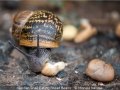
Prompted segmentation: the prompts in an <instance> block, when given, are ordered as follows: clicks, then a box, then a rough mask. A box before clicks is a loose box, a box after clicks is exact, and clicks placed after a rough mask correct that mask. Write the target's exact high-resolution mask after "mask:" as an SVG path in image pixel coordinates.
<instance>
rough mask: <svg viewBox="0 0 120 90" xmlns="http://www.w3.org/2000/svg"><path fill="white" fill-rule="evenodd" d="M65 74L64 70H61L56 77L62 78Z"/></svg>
mask: <svg viewBox="0 0 120 90" xmlns="http://www.w3.org/2000/svg"><path fill="white" fill-rule="evenodd" d="M66 76H67V72H65V71H64V70H61V71H59V72H58V74H57V77H58V78H63V77H66Z"/></svg>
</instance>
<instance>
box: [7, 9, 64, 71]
mask: <svg viewBox="0 0 120 90" xmlns="http://www.w3.org/2000/svg"><path fill="white" fill-rule="evenodd" d="M62 33H63V25H62V22H61V21H60V20H59V18H58V17H57V16H56V15H54V14H53V13H51V12H49V11H44V10H41V11H35V12H33V11H22V12H19V13H17V14H16V15H15V17H14V20H13V27H12V36H13V38H14V39H15V41H16V43H17V44H18V45H19V46H21V47H23V48H25V50H26V52H25V51H22V50H21V49H19V48H18V47H16V46H14V45H13V44H12V43H11V42H9V43H10V44H11V45H12V46H13V47H14V48H15V49H17V50H18V51H19V52H21V53H22V54H24V55H25V56H26V57H27V59H28V60H27V62H28V67H29V68H30V69H31V70H32V71H33V72H41V70H42V69H43V67H44V65H45V63H47V62H49V60H50V59H51V57H50V55H51V52H50V51H51V48H56V47H58V43H59V42H60V40H61V37H62Z"/></svg>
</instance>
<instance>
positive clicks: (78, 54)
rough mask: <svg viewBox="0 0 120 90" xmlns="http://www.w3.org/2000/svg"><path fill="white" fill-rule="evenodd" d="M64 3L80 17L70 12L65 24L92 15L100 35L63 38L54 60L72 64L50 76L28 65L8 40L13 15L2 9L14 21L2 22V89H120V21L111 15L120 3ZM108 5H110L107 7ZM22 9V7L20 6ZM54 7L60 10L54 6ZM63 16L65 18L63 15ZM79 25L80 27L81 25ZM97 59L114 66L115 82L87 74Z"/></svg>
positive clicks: (68, 10)
mask: <svg viewBox="0 0 120 90" xmlns="http://www.w3.org/2000/svg"><path fill="white" fill-rule="evenodd" d="M64 5H65V6H64V9H65V11H66V13H71V14H70V15H72V14H74V13H75V14H76V12H77V18H74V15H75V14H74V15H73V17H71V16H69V15H68V14H67V15H68V17H67V18H66V19H65V20H63V21H66V22H64V24H67V23H68V22H70V21H69V18H71V19H70V20H71V23H70V24H74V22H75V20H76V19H80V18H88V19H89V20H90V21H91V24H92V25H94V26H95V27H96V28H97V30H98V34H97V35H95V36H93V37H92V38H90V39H89V40H87V41H85V42H83V43H79V44H76V43H74V42H73V41H63V40H62V41H61V42H60V44H59V47H58V48H56V49H52V51H51V53H52V59H53V61H55V62H57V61H64V62H66V63H68V65H67V66H66V67H65V69H64V70H62V71H60V72H59V73H58V74H57V75H56V76H54V77H47V76H44V75H42V74H41V73H33V72H31V71H30V70H29V69H28V68H27V66H26V64H25V61H24V56H23V55H22V54H21V53H19V52H18V51H17V50H15V49H13V48H12V47H11V46H10V45H9V44H8V43H7V41H8V40H10V41H12V42H13V43H14V41H13V38H12V36H11V34H10V32H9V28H10V27H11V23H12V21H11V18H10V17H11V15H12V14H11V13H9V12H10V11H8V12H3V11H1V13H2V14H3V15H4V14H5V15H6V16H7V17H8V18H7V21H10V22H7V25H6V21H5V20H3V21H1V22H0V90H30V89H31V90H66V89H67V90H75V89H76V90H77V89H78V90H90V89H92V90H119V89H120V39H119V38H117V37H116V35H115V34H114V31H115V26H116V24H115V23H118V21H114V20H112V21H109V20H110V16H109V14H110V13H111V12H112V11H114V10H116V11H117V12H118V13H119V12H120V9H119V8H118V7H119V5H120V2H88V3H87V2H81V3H77V2H65V3H64ZM111 5H113V6H111ZM75 6H76V7H75ZM105 6H106V7H107V6H109V7H108V8H104V7H105ZM43 8H44V7H43ZM76 8H77V9H76ZM18 9H21V8H20V7H18ZM22 9H23V8H22ZM3 10H4V9H3ZM52 10H53V11H54V10H56V9H53V7H52V9H51V11H52ZM15 11H17V10H15ZM89 11H90V12H89ZM61 12H62V11H61ZM96 12H97V13H96ZM67 15H66V16H67ZM106 15H108V16H106ZM9 16H10V17H9ZM61 16H63V17H64V15H63V14H61ZM75 17H76V16H75ZM107 17H109V18H107ZM97 19H98V20H97ZM1 20H2V16H1ZM96 20H97V21H96ZM76 22H77V21H76ZM113 22H115V23H113ZM75 25H76V26H77V25H78V24H75ZM14 44H15V43H14ZM96 58H98V59H101V60H103V61H105V62H107V63H109V64H111V65H112V66H113V67H114V69H115V78H114V79H113V80H112V81H111V82H105V83H104V82H99V81H95V80H93V79H91V78H90V77H88V76H86V74H85V70H86V68H87V65H88V63H89V61H91V60H92V59H96Z"/></svg>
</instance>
